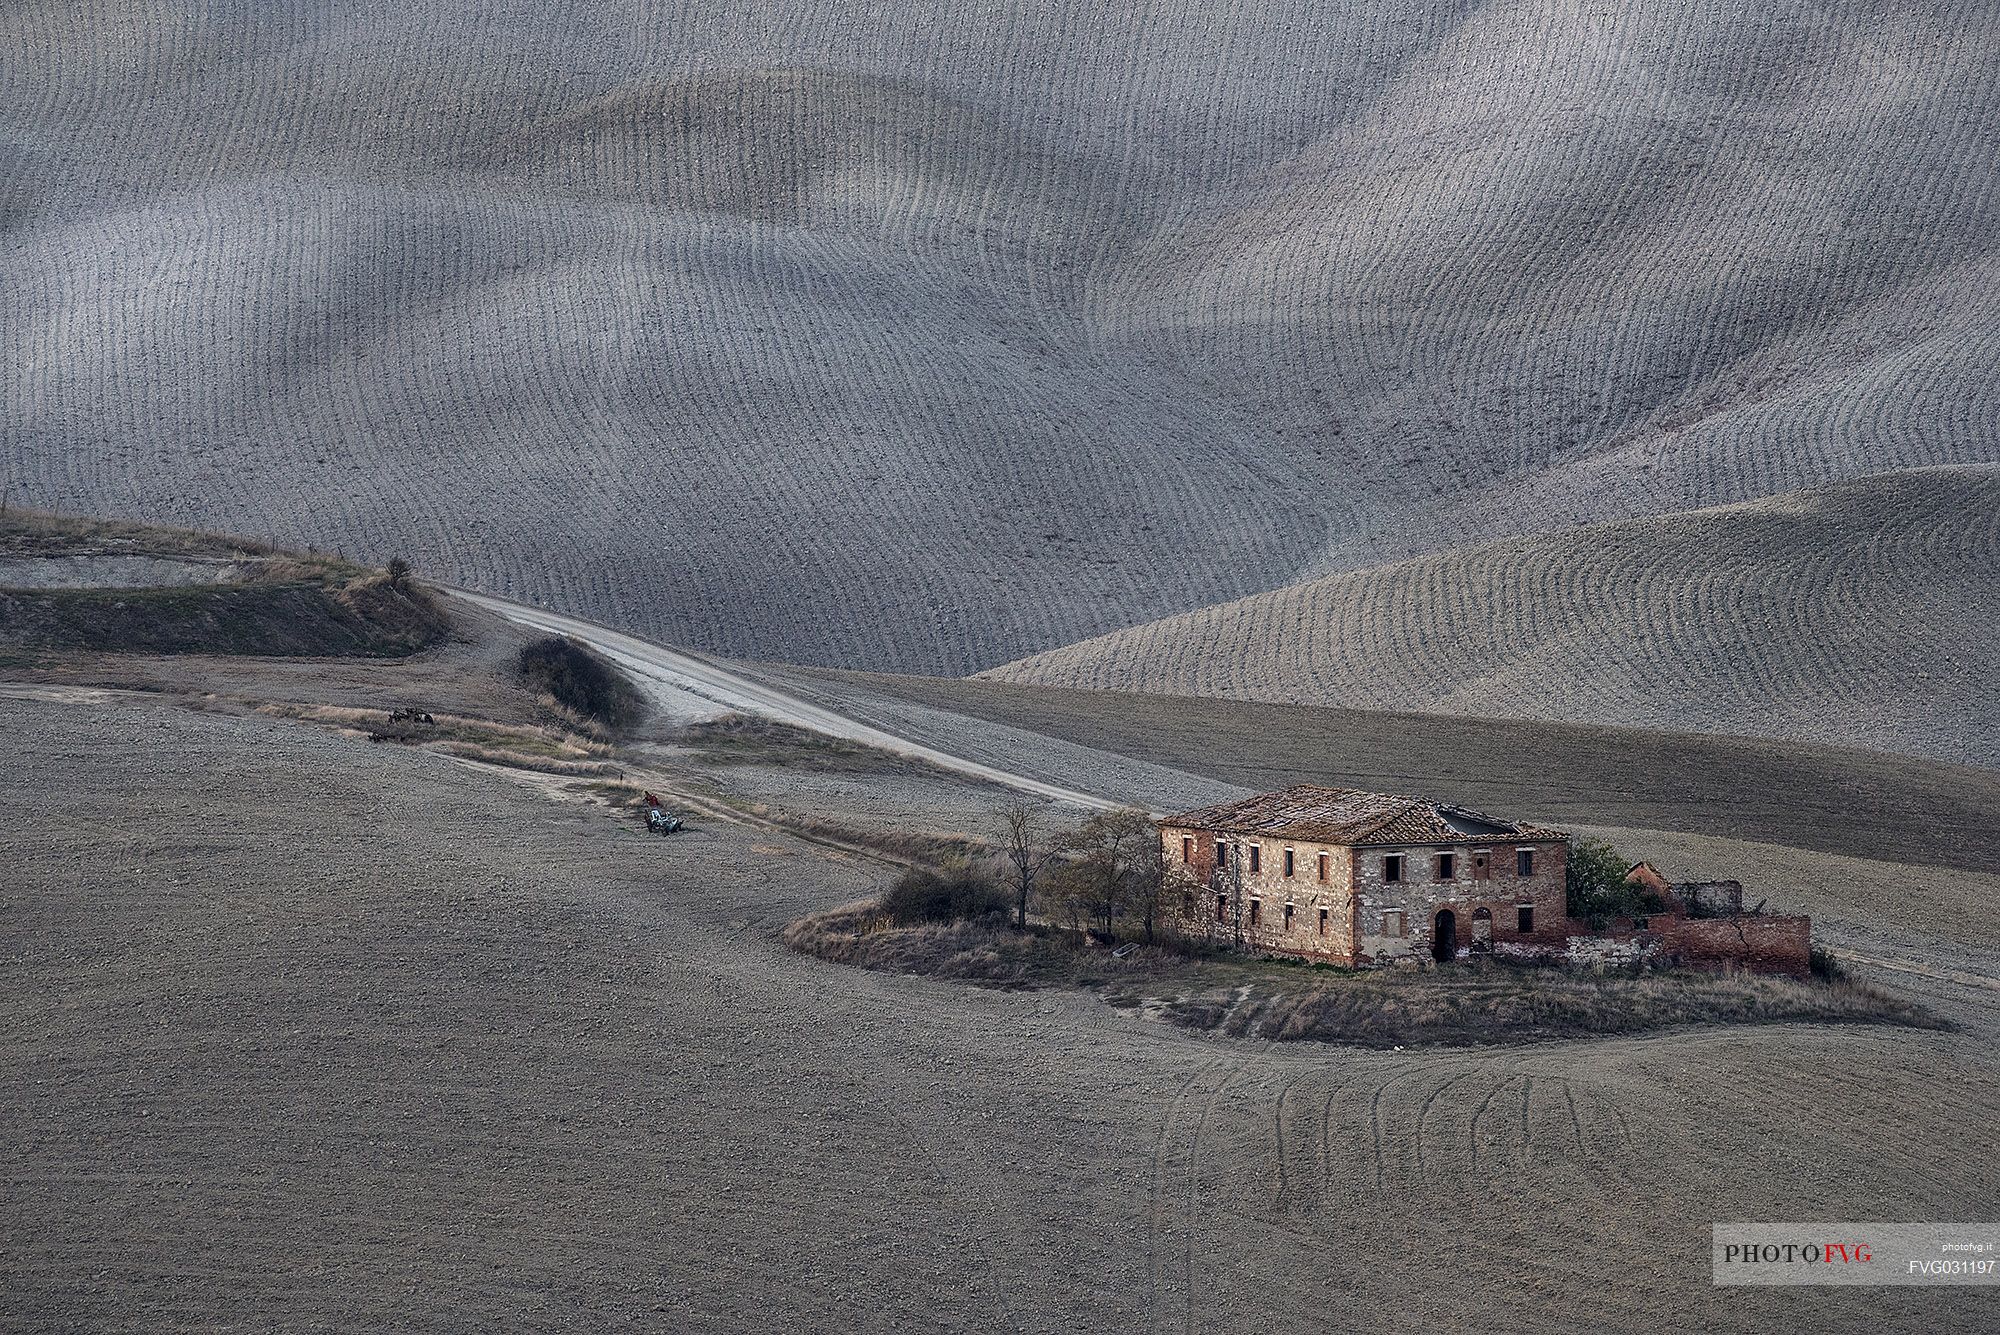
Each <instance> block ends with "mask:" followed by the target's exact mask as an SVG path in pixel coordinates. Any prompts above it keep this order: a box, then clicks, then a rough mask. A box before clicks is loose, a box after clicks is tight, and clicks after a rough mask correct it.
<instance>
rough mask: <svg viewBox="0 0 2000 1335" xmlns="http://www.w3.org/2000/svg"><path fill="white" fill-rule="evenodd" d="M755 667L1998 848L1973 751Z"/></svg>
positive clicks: (948, 699) (930, 727)
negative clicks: (1962, 755)
mask: <svg viewBox="0 0 2000 1335" xmlns="http://www.w3.org/2000/svg"><path fill="white" fill-rule="evenodd" d="M771 675H772V676H773V677H774V679H777V680H780V681H782V682H783V683H784V684H785V685H786V686H788V687H790V688H792V689H796V690H799V691H801V692H803V693H807V694H809V695H813V696H816V697H818V698H821V699H823V700H826V701H838V702H839V704H840V707H841V708H843V709H845V710H848V711H850V712H852V713H854V714H855V715H856V716H857V717H864V718H871V719H883V720H890V721H893V722H894V723H895V725H896V726H899V727H902V728H903V729H904V730H906V731H907V732H909V733H910V734H911V735H934V736H936V737H937V738H940V739H941V738H944V737H946V736H948V735H951V734H953V733H959V734H964V735H968V736H971V737H974V738H982V737H985V736H991V735H992V734H990V733H982V731H981V730H980V729H978V728H976V727H974V726H972V724H973V723H974V722H983V723H988V724H993V725H997V726H998V728H999V729H1001V730H1003V733H1002V734H1001V735H1003V736H1005V737H1006V738H1007V742H1008V743H1009V744H1011V745H1012V746H1013V747H1014V749H1015V752H1016V753H1017V754H1019V755H1021V756H1023V757H1024V758H1032V757H1034V756H1035V755H1036V754H1037V748H1036V746H1035V745H1034V739H1036V738H1043V739H1047V740H1048V744H1049V747H1050V748H1062V747H1075V746H1080V747H1085V748H1089V749H1091V750H1094V751H1097V752H1104V753H1111V754H1116V755H1123V756H1130V757H1132V758H1134V759H1136V760H1141V761H1145V762H1148V763H1150V764H1154V765H1158V766H1162V767H1167V768H1171V769H1173V770H1177V771H1180V772H1182V773H1184V774H1188V775H1197V776H1201V777H1204V778H1207V779H1210V780H1212V781H1214V782H1215V783H1217V784H1222V785H1230V786H1233V787H1235V788H1237V789H1241V790H1249V791H1262V790H1266V789H1273V788H1281V787H1284V786H1285V785H1287V784H1292V783H1333V784H1346V785H1350V786H1352V787H1356V788H1364V789H1368V790H1370V791H1373V792H1389V793H1411V794H1414V795H1417V796H1424V797H1432V798H1438V799H1443V800H1449V801H1459V802H1465V803H1467V804H1469V805H1472V806H1475V807H1480V808H1483V809H1485V810H1488V811H1493V812H1501V813H1515V814H1518V815H1525V816H1532V817H1534V818H1535V819H1537V820H1543V821H1548V822H1550V823H1553V824H1556V825H1561V826H1568V825H1570V824H1578V825H1615V826H1620V827H1627V828H1642V829H1652V830H1663V831H1672V830H1679V831H1682V832H1685V833H1690V834H1701V835H1707V836H1713V837H1722V838H1730V839H1737V840H1743V841H1748V842H1754V843H1768V844H1783V845H1788V846H1790V847H1794V848H1807V849H1815V850H1819V851H1822V852H1827V853H1835V854H1841V855H1845V856H1850V857H1857V858H1873V859H1886V860H1889V861H1895V862H1904V863H1913V864H1920V865H1932V866H1943V867H1957V868H1964V869H1968V870H1973V871H1979V872H1984V871H1986V870H1987V869H1989V868H1991V867H1993V866H1994V865H1995V864H1996V863H2000V774H1996V773H1995V772H1994V771H1992V770H1989V769H1985V768H1982V767H1978V766H1970V765H1953V764H1945V763H1940V762H1938V761H1935V760H1921V759H1917V758H1915V757H1909V756H1897V755H1888V754H1884V753H1882V752H1876V751H1863V750H1857V749H1852V748H1845V747H1831V746H1814V745H1810V744H1807V743H1800V742H1768V741H1760V740H1756V739H1752V738H1732V737H1714V736H1703V735H1699V734H1693V733H1679V732H1664V731H1654V730H1650V729H1643V728H1614V727H1597V726H1589V725H1580V724H1561V723H1531V722H1525V721H1520V720H1511V719H1482V718H1464V717H1457V716H1451V715H1436V714H1402V713H1395V714H1392V713H1377V712H1373V711H1367V710H1357V709H1328V708H1319V707H1314V706H1308V705H1280V704H1264V703H1254V702H1250V701H1239V700H1218V699H1209V698H1203V697H1197V696H1181V695H1146V694H1141V693H1136V692H1123V691H1097V690H1080V689H1075V688H1068V687H1057V686H1033V685H1021V684H1016V683H1010V682H997V681H984V680H978V681H974V680H956V679H952V678H944V677H906V676H896V675H892V674H886V673H855V672H831V671H821V670H815V669H802V668H787V669H773V670H771ZM1005 730H1011V732H1007V731H1005ZM1203 800H1210V799H1203ZM1185 805H1187V806H1193V805H1196V803H1195V802H1188V803H1186V804H1185Z"/></svg>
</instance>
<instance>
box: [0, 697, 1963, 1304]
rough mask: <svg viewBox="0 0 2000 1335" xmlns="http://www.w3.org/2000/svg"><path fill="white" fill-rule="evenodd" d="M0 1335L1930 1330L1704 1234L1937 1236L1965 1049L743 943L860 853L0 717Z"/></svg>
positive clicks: (302, 740) (424, 780)
mask: <svg viewBox="0 0 2000 1335" xmlns="http://www.w3.org/2000/svg"><path fill="white" fill-rule="evenodd" d="M0 736H4V737H6V738H7V739H8V746H9V748H10V750H11V751H12V752H13V753H14V754H12V755H10V756H9V761H10V764H12V765H14V766H15V767H16V770H15V772H16V773H17V774H19V775H20V776H21V781H19V782H16V783H14V784H10V785H9V787H8V788H7V789H6V790H5V792H4V797H0V801H3V802H4V810H0V862H4V865H6V866H8V867H9V868H10V869H12V870H11V871H10V874H9V876H8V878H7V881H6V899H5V905H4V910H0V911H4V913H5V915H6V921H7V923H8V929H9V930H8V938H9V941H10V949H9V952H8V956H7V978H6V986H5V989H4V993H0V995H3V996H4V1002H0V1006H4V1015H5V1031H6V1032H7V1033H8V1034H9V1035H10V1038H9V1059H8V1061H7V1063H6V1068H5V1079H6V1081H7V1085H8V1088H7V1089H6V1091H5V1095H4V1098H0V1144H4V1145H6V1146H7V1150H6V1158H5V1161H4V1162H5V1167H4V1175H5V1182H6V1185H5V1190H4V1193H0V1199H3V1200H4V1205H0V1210H4V1215H0V1236H5V1237H6V1238H7V1239H8V1243H7V1246H6V1250H5V1253H4V1258H0V1267H4V1270H0V1287H4V1290H5V1292H6V1294H7V1298H6V1307H5V1320H6V1323H7V1324H8V1326H9V1327H11V1328H16V1329H23V1330H26V1329H48V1328H52V1327H56V1328H76V1329H100V1330H101V1329H159V1328H162V1327H166V1326H172V1325H193V1326H201V1327H213V1326H219V1325H237V1326H245V1327H256V1328H265V1327H284V1328H294V1329H298V1328H307V1329H310V1328H340V1329H349V1330H351V1329H391V1328H394V1329H434V1330H473V1329H491V1328H493V1327H495V1326H498V1325H506V1326H509V1327H511V1328H529V1329H565V1328H574V1329H603V1328H610V1327H619V1326H631V1327H635V1328H642V1329H658V1330H674V1331H688V1330H692V1331H710V1330H714V1331H724V1330H729V1331H742V1330H759V1331H762V1330H797V1331H818V1330H828V1329H860V1330H931V1329H948V1330H968V1331H970V1330H979V1331H985V1330H993V1329H1024V1330H1034V1331H1042V1330H1048V1331H1054V1330H1074V1329H1097V1330H1120V1331H1123V1330H1151V1331H1175V1332H1180V1331H1199V1330H1216V1331H1221V1330H1245V1329H1255V1330H1270V1331H1294V1330H1296V1331H1302V1332H1303V1331H1324V1330H1326V1329H1329V1328H1335V1329H1363V1330H1368V1329H1380V1330H1391V1329H1404V1328H1407V1327H1408V1326H1409V1325H1411V1324H1413V1323H1422V1322H1431V1323H1438V1324H1446V1325H1476V1326H1481V1327H1485V1328H1498V1329H1520V1330H1544V1329H1546V1330H1557V1329H1573V1328H1576V1327H1577V1326H1579V1325H1584V1326H1591V1327H1596V1328H1601V1329H1608V1330H1654V1329H1657V1328H1659V1326H1660V1324H1661V1321H1662V1320H1663V1313H1669V1312H1670V1313H1673V1314H1674V1322H1673V1323H1674V1324H1677V1325H1681V1326H1684V1327H1687V1328H1698V1329H1742V1330H1750V1329H1771V1328H1793V1329H1801V1330H1804V1329H1813V1330H1834V1329H1855V1328H1868V1329H1875V1330H1897V1329H1909V1330H1937V1329H1950V1328H1954V1327H1956V1328H1966V1329H1970V1328H1973V1327H1974V1326H1976V1325H1977V1324H1982V1323H1983V1318H1984V1317H1985V1316H1990V1305H1989V1306H1980V1305H1978V1304H1977V1303H1976V1302H1975V1301H1974V1300H1973V1299H1972V1298H1971V1297H1970V1296H1969V1295H1968V1294H1966V1293H1959V1294H1957V1295H1950V1296H1939V1295H1936V1294H1930V1295H1925V1294H1919V1293H1913V1292H1906V1291H1905V1292H1897V1291H1889V1292H1881V1293H1860V1292H1856V1291H1846V1292H1841V1293H1837V1294H1829V1293H1825V1292H1822V1293H1812V1292H1805V1291H1793V1292H1785V1293H1775V1294H1774V1293H1755V1292H1749V1291H1739V1292H1729V1293H1718V1292H1716V1291H1713V1290H1711V1289H1710V1288H1709V1287H1708V1285H1707V1279H1706V1269H1705V1264H1706V1263H1705V1254H1706V1239H1707V1224H1708V1223H1709V1221H1711V1220H1713V1219H1728V1218H1741V1217H1749V1218H1830V1219H1838V1218H1860V1219H1867V1218H1951V1217H1977V1216H1978V1215H1979V1213H1980V1212H1981V1211H1982V1210H1984V1209H1986V1208H1987V1207H1988V1206H1989V1205H1990V1202H1991V1201H1992V1200H1993V1199H1994V1198H1995V1195H1996V1188H2000V1177H1996V1173H1995V1170H1994V1169H1993V1168H1992V1166H1991V1165H1990V1164H1989V1163H1987V1162H1986V1161H1985V1160H1984V1159H1983V1158H1982V1157H1981V1156H1980V1155H1978V1154H1976V1153H1967V1152H1965V1151H1966V1149H1967V1147H1975V1146H1978V1145H1981V1144H1983V1143H1984V1141H1985V1137H1986V1135H1987V1133H1988V1124H1989V1123H1990V1110H1991V1108H1992V1107H1994V1106H1995V1105H1996V1104H2000V1070H1996V1064H1995V1060H1994V1053H1993V1049H1992V1046H1991V1043H1992V1039H1991V1037H1990V1033H1988V1032H1986V1031H1984V1030H1981V1029H1973V1030H1969V1031H1968V1032H1966V1033H1962V1034H1957V1035H1934V1034H1914V1033H1907V1032H1901V1031H1893V1032H1892V1031H1837V1030H1822V1029H1792V1030H1768V1031H1751V1030H1735V1031H1722V1032H1709V1033H1689V1034H1678V1035H1669V1036H1664V1037H1659V1038H1651V1039H1642V1040H1625V1041H1618V1042H1606V1043H1594V1044H1561V1045H1549V1046H1545V1047H1536V1048H1526V1049H1518V1050H1507V1051H1479V1052H1428V1053H1418V1052H1403V1053H1364V1052H1355V1051H1348V1050H1344V1049H1332V1048H1327V1049H1313V1050H1300V1049H1276V1048H1265V1047H1262V1046H1256V1045H1243V1044H1238V1043H1233V1042H1229V1041H1223V1040H1211V1039H1204V1038H1198V1037H1193V1036H1189V1035H1187V1034H1184V1033H1180V1032H1178V1031H1173V1030H1169V1029H1166V1028H1163V1027H1159V1026H1156V1025H1153V1024H1151V1023H1149V1022H1145V1021H1141V1020H1135V1019H1129V1018H1124V1017H1122V1016H1121V1015H1120V1014H1118V1013H1117V1012H1115V1011H1113V1010H1111V1009H1110V1008H1108V1007H1104V1006H1102V1005H1101V1004H1099V1003H1097V1002H1096V1001H1094V1000H1091V999H1089V998H1086V997H1080V996H1068V995H1054V994H1027V995H1007V994H999V993H992V992H982V991H978V990H975V989H968V988H961V987H956V986H950V985H944V984H934V983H928V982H924V981H922V980H917V979H903V978H894V977H883V976H879V975H873V974H866V973H861V972H859V971H853V970H844V969H840V968H837V967H835V966H829V965H824V964H820V963H818V962H815V961H811V960H807V959H803V958H799V957H795V956H792V955H789V954H787V953H786V952H784V951H783V950H782V949H781V948H780V947H779V946H778V945H777V943H776V942H775V940H774V936H775V932H776V929H777V927H778V926H779V925H780V924H781V923H782V922H783V921H784V920H785V919H786V918H788V917H789V916H791V915H792V914H795V913H797V912H799V911H801V910H803V909H806V908H811V907H820V906H824V905H828V904H831V903H834V902H838V901H840V900H842V899H845V898H850V897H852V896H854V895H856V894H858V893H860V892H862V891H863V890H865V889H866V888H868V887H869V885H870V884H871V881H872V876H873V874H874V873H872V872H870V871H868V870H864V869H862V868H860V867H859V866H857V865H855V864H847V863H843V862H841V861H839V860H837V859H833V858H829V857H828V856H827V855H826V854H825V853H824V852H823V851H821V850H816V849H809V848H805V847H801V846H793V845H790V844H788V843H781V842H774V841H772V840H771V839H770V838H769V837H768V836H761V835H750V834H743V833H739V832H736V831H733V830H730V829H727V828H722V827H716V828H710V829H706V830H704V831H702V832H700V833H698V834H695V835H693V836H690V837H688V838H686V839H677V840H674V841H657V840H649V839H646V838H643V837H641V836H638V835H636V834H632V833H628V832H627V829H626V827H624V826H621V825H618V824H615V823H613V822H610V821H608V820H606V819H605V818H603V817H602V816H601V815H597V814H593V813H590V812H585V811H580V810H578V809H575V808H571V807H567V806H560V805H557V804H554V803H551V802H549V801H548V800H547V799H546V798H543V797H540V796H537V795H535V794H533V793H531V792H529V791H527V790H525V789H522V788H520V787H518V786H516V785H514V784H512V783H510V782H508V781H506V780H504V779H501V778H497V777H488V776H485V775H480V774H474V773H469V772H467V771H465V770H463V769H460V768H458V767H454V766H449V765H446V764H444V763H443V762H441V761H439V760H437V759H436V758H434V757H428V756H423V755H419V754H414V753H409V752H403V751H392V750H389V749H387V748H381V747H369V746H367V745H366V744H363V743H356V742H349V741H346V740H344V739H340V738H337V737H329V736H327V735H325V734H322V733H318V732H314V731H311V730H308V729H305V728H303V727H300V726H297V725H289V724H283V723H278V722H271V721H265V720H261V719H242V718H218V717H204V716H199V715H193V714H188V713H184V712H177V711H172V710H165V709H161V708H158V707H157V706H153V705H149V704H137V705H128V704H119V703H113V704H103V705H91V706H78V705H57V704H44V703H35V702H22V701H0Z"/></svg>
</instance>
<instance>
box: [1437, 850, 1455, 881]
mask: <svg viewBox="0 0 2000 1335" xmlns="http://www.w3.org/2000/svg"><path fill="white" fill-rule="evenodd" d="M1437 878H1438V879H1439V880H1440V881H1455V880H1457V879H1458V858H1457V856H1456V855H1455V854H1452V853H1440V854H1438V875H1437Z"/></svg>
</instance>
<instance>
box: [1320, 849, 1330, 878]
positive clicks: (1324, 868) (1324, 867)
mask: <svg viewBox="0 0 2000 1335" xmlns="http://www.w3.org/2000/svg"><path fill="white" fill-rule="evenodd" d="M1328 862H1329V859H1328V857H1327V855H1326V854H1324V853H1322V854H1320V855H1319V879H1320V882H1321V884H1324V883H1325V882H1326V873H1327V864H1328Z"/></svg>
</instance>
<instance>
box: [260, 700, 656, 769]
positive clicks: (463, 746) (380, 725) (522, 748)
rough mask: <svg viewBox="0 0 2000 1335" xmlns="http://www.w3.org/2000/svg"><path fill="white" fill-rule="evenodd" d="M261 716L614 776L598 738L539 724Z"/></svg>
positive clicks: (297, 712) (352, 714)
mask: <svg viewBox="0 0 2000 1335" xmlns="http://www.w3.org/2000/svg"><path fill="white" fill-rule="evenodd" d="M257 712H258V713H260V714H269V715H271V716H273V717H276V718H294V719H302V720H304V721H306V722H308V723H321V724H326V725H328V726H331V727H335V728H339V729H341V730H342V731H345V732H349V733H352V734H354V735H355V736H359V737H366V738H367V739H368V740H369V741H371V742H395V743H399V744H401V745H404V746H417V747H423V748H425V749H428V750H434V751H438V752H440V753H442V754H444V755H450V756H458V757H460V758H462V759H466V760H478V761H484V762H486V763H487V764H493V765H507V766H510V767H512V768H515V769H531V770H537V771H540V772H542V773H545V774H567V775H574V776H576V777H578V778H597V777H607V776H608V777H615V776H616V775H618V774H619V773H621V771H620V770H619V768H618V767H617V766H616V765H614V764H612V763H611V758H612V756H613V754H614V752H613V750H612V748H611V747H610V746H609V745H608V744H607V743H605V742H601V741H599V740H597V739H596V738H594V737H587V736H583V735H581V734H578V733H574V732H566V731H562V730H559V729H556V728H545V727H539V726H536V725H534V724H511V723H492V722H488V721H487V720H484V719H474V718H465V717H462V716H460V715H457V714H429V715H425V716H424V717H425V718H428V719H429V720H430V721H429V722H423V721H421V720H418V719H413V718H410V717H408V716H407V715H408V711H394V712H392V711H389V710H385V709H351V708H347V707H344V706H339V705H288V704H274V705H263V706H260V707H259V709H258V711H257Z"/></svg>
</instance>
